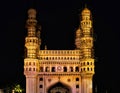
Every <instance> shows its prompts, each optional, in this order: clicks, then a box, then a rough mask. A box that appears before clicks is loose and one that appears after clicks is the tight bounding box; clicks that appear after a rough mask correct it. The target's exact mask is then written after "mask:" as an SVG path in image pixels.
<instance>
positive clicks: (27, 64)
mask: <svg viewBox="0 0 120 93" xmlns="http://www.w3.org/2000/svg"><path fill="white" fill-rule="evenodd" d="M36 26H37V20H36V10H34V9H29V10H28V20H27V24H26V27H27V30H28V34H27V37H26V38H25V47H26V50H27V56H26V58H25V59H24V75H25V76H26V93H37V89H36V86H37V73H38V71H39V67H38V65H39V64H38V59H37V54H38V53H37V52H38V51H39V46H40V44H41V42H40V39H39V36H40V32H38V33H37V32H36Z"/></svg>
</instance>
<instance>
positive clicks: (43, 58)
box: [40, 57, 79, 60]
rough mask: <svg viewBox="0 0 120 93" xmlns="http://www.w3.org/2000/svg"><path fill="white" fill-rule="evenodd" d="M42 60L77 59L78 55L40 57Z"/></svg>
mask: <svg viewBox="0 0 120 93" xmlns="http://www.w3.org/2000/svg"><path fill="white" fill-rule="evenodd" d="M40 59H42V60H75V59H76V60H79V57H40Z"/></svg>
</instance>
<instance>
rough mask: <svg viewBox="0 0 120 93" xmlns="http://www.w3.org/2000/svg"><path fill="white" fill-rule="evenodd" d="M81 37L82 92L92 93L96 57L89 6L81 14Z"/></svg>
mask: <svg viewBox="0 0 120 93" xmlns="http://www.w3.org/2000/svg"><path fill="white" fill-rule="evenodd" d="M80 27H81V30H82V31H81V38H80V50H81V53H82V59H81V61H80V62H81V78H82V81H81V83H82V86H81V87H82V92H81V93H92V78H93V75H94V58H93V55H92V54H93V37H92V32H91V31H92V30H91V29H92V20H91V12H90V10H89V9H88V8H86V7H85V8H84V9H83V11H82V14H81V23H80Z"/></svg>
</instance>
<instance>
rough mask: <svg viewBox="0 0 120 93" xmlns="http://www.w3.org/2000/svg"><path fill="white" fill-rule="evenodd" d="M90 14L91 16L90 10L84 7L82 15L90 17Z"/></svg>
mask: <svg viewBox="0 0 120 93" xmlns="http://www.w3.org/2000/svg"><path fill="white" fill-rule="evenodd" d="M90 14H91V12H90V10H89V9H88V8H86V7H85V8H84V9H83V11H82V15H90Z"/></svg>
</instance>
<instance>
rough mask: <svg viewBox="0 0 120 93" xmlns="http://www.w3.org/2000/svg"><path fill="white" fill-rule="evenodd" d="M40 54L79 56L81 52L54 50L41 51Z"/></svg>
mask: <svg viewBox="0 0 120 93" xmlns="http://www.w3.org/2000/svg"><path fill="white" fill-rule="evenodd" d="M40 53H41V54H79V53H80V51H65V50H63V51H59V50H58V51H54V50H52V51H49V50H47V51H46V50H45V51H40Z"/></svg>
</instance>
